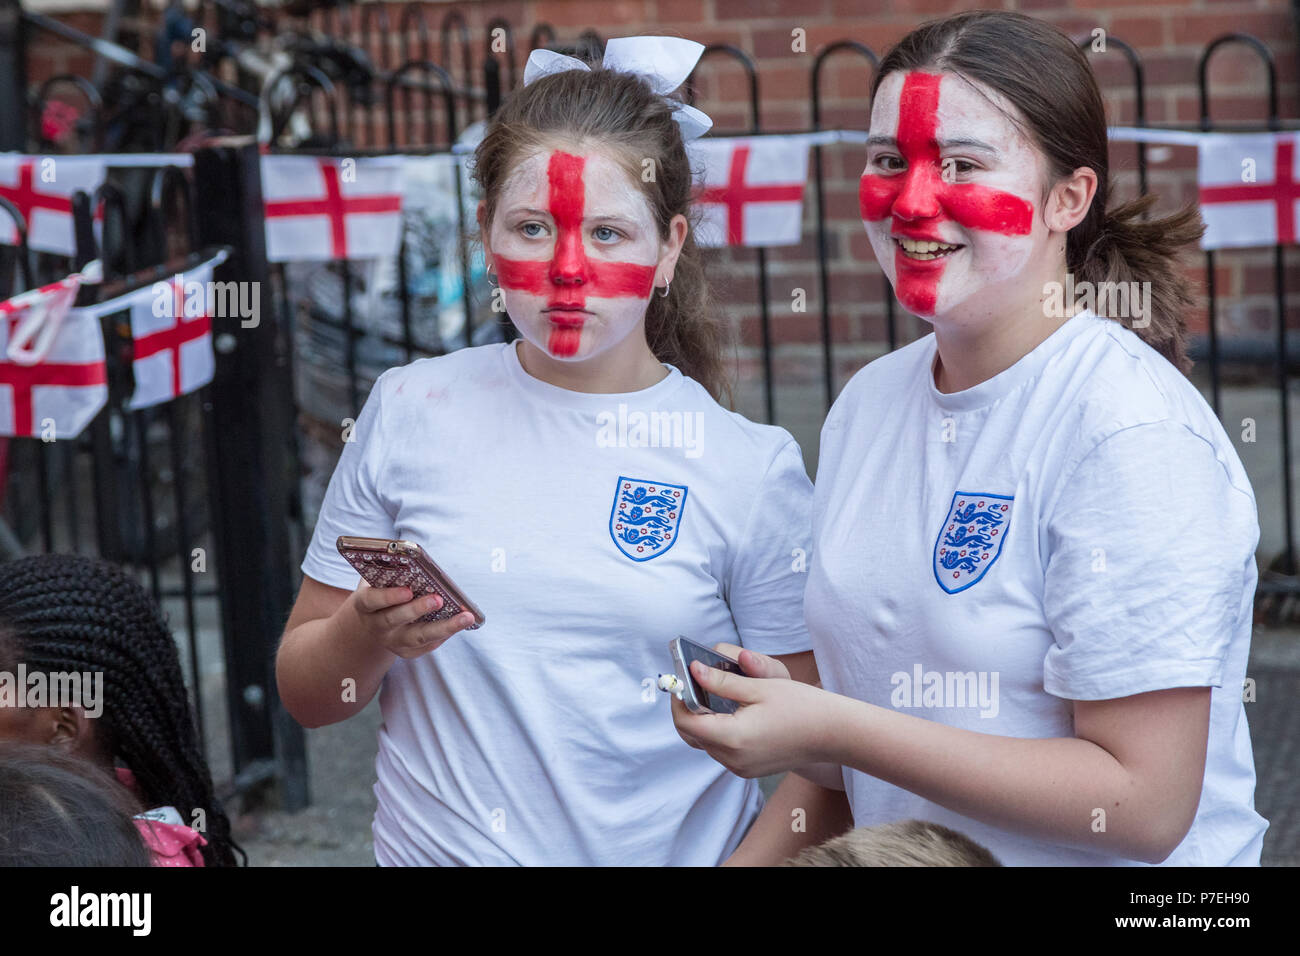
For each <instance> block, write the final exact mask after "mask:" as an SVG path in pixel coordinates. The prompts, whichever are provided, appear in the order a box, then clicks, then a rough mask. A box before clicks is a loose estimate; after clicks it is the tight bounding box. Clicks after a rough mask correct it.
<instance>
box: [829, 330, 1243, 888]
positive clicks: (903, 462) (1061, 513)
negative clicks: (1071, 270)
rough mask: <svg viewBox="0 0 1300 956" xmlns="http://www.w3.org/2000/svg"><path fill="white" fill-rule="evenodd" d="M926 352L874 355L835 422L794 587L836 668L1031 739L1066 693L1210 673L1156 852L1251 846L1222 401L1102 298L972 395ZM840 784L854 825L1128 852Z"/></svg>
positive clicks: (1068, 732) (927, 710)
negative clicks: (915, 826)
mask: <svg viewBox="0 0 1300 956" xmlns="http://www.w3.org/2000/svg"><path fill="white" fill-rule="evenodd" d="M934 359H935V340H934V335H933V334H931V335H928V336H926V337H924V338H922V339H920V340H918V341H916V342H913V343H911V344H910V345H908V346H906V347H904V348H901V349H899V350H897V351H895V352H893V353H891V354H888V355H885V356H883V357H881V358H879V359H877V360H876V361H874V362H872V363H871V364H870V365H868V366H866V367H865V368H864V369H862V370H861V371H860V372H859V373H858V374H857V375H855V376H854V377H853V379H852V381H850V382H849V383H848V385H847V386H846V387H845V389H844V392H843V394H842V395H841V396H840V398H839V400H838V401H837V402H836V403H835V406H834V407H833V408H832V410H831V412H830V415H829V416H828V417H827V420H826V423H825V425H824V427H823V429H822V439H821V460H820V465H819V468H818V473H817V488H816V493H815V497H814V505H813V560H812V562H811V564H810V567H809V575H808V589H807V593H806V597H805V601H806V616H807V621H808V628H809V632H810V634H811V635H812V639H813V648H814V650H815V652H816V657H817V663H818V667H819V670H820V672H821V677H822V682H823V685H824V686H825V687H826V688H827V689H829V690H832V691H835V692H836V693H840V694H845V695H848V696H850V697H854V698H858V699H860V700H865V701H869V702H871V703H873V704H877V705H880V706H882V707H894V708H896V709H898V710H900V711H901V712H903V713H907V714H913V715H915V716H919V717H924V718H926V719H929V720H935V721H938V722H940V723H943V724H948V725H951V726H954V727H963V728H966V729H968V730H973V731H978V732H982V733H988V734H998V735H1002V736H1008V737H1035V738H1046V737H1068V736H1073V719H1072V709H1071V708H1072V705H1071V703H1070V701H1071V700H1106V699H1110V698H1115V697H1125V696H1128V695H1131V694H1140V693H1143V692H1146V691H1154V690H1160V689H1164V688H1172V687H1194V686H1212V687H1213V690H1212V692H1211V694H1212V713H1211V719H1210V731H1209V747H1208V756H1207V763H1206V767H1205V782H1204V786H1203V788H1202V791H1201V801H1200V806H1199V808H1198V810H1197V813H1196V820H1195V822H1194V824H1193V825H1192V828H1191V831H1190V832H1189V833H1188V834H1187V837H1186V838H1185V839H1184V840H1183V842H1182V843H1181V844H1179V846H1178V847H1177V849H1176V850H1175V851H1174V852H1173V854H1172V855H1171V856H1170V857H1169V858H1168V860H1167V861H1166V863H1167V864H1169V865H1216V866H1217V865H1228V864H1258V863H1259V857H1260V848H1261V845H1262V837H1263V833H1264V830H1265V829H1266V828H1267V826H1268V824H1267V823H1266V821H1265V820H1264V819H1263V818H1262V817H1260V816H1259V815H1258V814H1257V813H1255V811H1254V788H1255V770H1254V762H1253V759H1252V756H1251V749H1250V735H1249V732H1248V730H1247V727H1246V712H1245V706H1244V705H1243V703H1242V684H1243V680H1244V678H1245V673H1246V657H1247V653H1248V651H1249V648H1250V636H1251V618H1252V602H1253V596H1254V591H1255V583H1256V568H1255V548H1256V545H1257V543H1258V540H1259V523H1258V517H1257V513H1256V509H1255V498H1254V493H1253V491H1252V490H1251V486H1250V482H1249V481H1248V480H1247V477H1246V473H1245V471H1244V470H1243V468H1242V466H1241V462H1240V460H1239V459H1238V457H1237V453H1236V452H1235V451H1234V450H1233V447H1232V444H1231V442H1230V441H1229V439H1228V437H1227V435H1226V434H1225V433H1224V431H1223V428H1222V427H1221V426H1220V424H1219V422H1218V420H1217V419H1216V418H1215V416H1214V413H1213V412H1212V411H1211V410H1210V408H1209V406H1208V405H1207V404H1206V402H1205V401H1204V399H1202V398H1201V396H1200V393H1199V392H1197V390H1196V388H1195V387H1194V386H1193V385H1192V384H1191V383H1190V382H1189V381H1188V380H1187V379H1186V378H1185V377H1184V376H1183V375H1182V374H1180V373H1179V372H1178V370H1177V369H1176V368H1174V366H1173V365H1171V364H1170V363H1169V362H1167V361H1166V360H1165V359H1164V358H1163V357H1162V356H1160V354H1159V353H1158V352H1156V351H1155V350H1154V349H1152V348H1151V347H1150V346H1148V345H1147V344H1145V343H1144V342H1143V341H1142V340H1141V339H1140V338H1139V337H1138V336H1137V335H1136V334H1135V333H1134V332H1132V331H1130V330H1129V329H1126V328H1125V327H1123V326H1122V325H1120V324H1119V323H1118V322H1116V321H1113V320H1111V319H1105V318H1099V317H1097V316H1096V315H1095V314H1093V313H1091V312H1081V313H1079V314H1077V315H1076V316H1074V317H1073V318H1071V319H1069V320H1068V321H1066V322H1065V323H1064V324H1063V325H1062V326H1061V327H1060V328H1058V329H1057V330H1056V331H1055V332H1054V333H1053V334H1052V335H1051V336H1049V337H1048V338H1047V339H1046V340H1045V341H1043V342H1042V343H1041V344H1040V345H1039V346H1038V347H1037V348H1035V349H1034V350H1033V351H1031V352H1030V353H1029V354H1028V355H1026V356H1025V357H1024V358H1022V359H1021V360H1020V361H1019V362H1017V363H1016V364H1015V365H1013V366H1011V367H1010V368H1008V369H1006V370H1005V371H1003V372H1002V373H1000V374H998V375H995V376H994V377H993V378H991V379H988V380H987V381H984V382H981V383H980V384H978V385H976V386H974V387H973V388H969V389H966V390H964V391H960V392H954V393H950V394H944V393H942V392H940V391H939V390H938V389H937V388H936V387H935V383H934V374H933V368H934ZM844 780H845V785H846V790H847V792H848V795H849V799H850V802H851V804H852V807H853V813H854V819H855V822H856V823H857V824H858V825H863V824H872V823H883V822H886V821H892V820H902V819H908V818H917V819H923V820H931V821H934V822H937V823H940V824H944V825H946V826H949V827H952V828H953V829H955V830H957V831H959V832H962V833H965V834H967V835H968V836H970V837H971V838H972V839H974V840H976V841H978V842H980V843H983V844H984V845H985V846H987V847H988V848H989V849H990V850H992V851H993V853H994V854H995V855H997V856H998V857H999V859H1001V860H1002V862H1003V863H1005V864H1008V865H1011V864H1028V865H1053V864H1067V865H1126V864H1130V863H1131V862H1132V861H1129V860H1125V859H1122V858H1120V857H1118V856H1115V855H1113V854H1109V853H1106V852H1090V851H1087V850H1079V849H1073V848H1069V847H1064V846H1059V845H1054V844H1050V843H1047V842H1045V841H1042V840H1039V839H1033V838H1028V837H1024V836H1021V835H1018V834H1016V833H1013V832H1010V831H1008V830H1004V829H1000V828H997V827H993V826H988V825H986V824H984V823H980V822H977V821H975V820H972V819H970V818H969V817H965V816H962V815H960V814H957V813H953V812H950V811H948V810H946V809H944V808H943V807H940V806H938V805H936V804H934V803H931V802H930V801H928V800H924V799H922V798H921V797H919V796H916V795H915V794H913V793H910V792H908V791H906V790H903V789H901V788H898V787H895V786H892V785H891V784H887V783H884V782H883V781H881V780H879V779H877V778H874V777H871V776H868V775H866V774H863V773H860V772H857V771H852V770H849V769H847V768H846V769H845V772H844ZM1099 819H1100V818H1099Z"/></svg>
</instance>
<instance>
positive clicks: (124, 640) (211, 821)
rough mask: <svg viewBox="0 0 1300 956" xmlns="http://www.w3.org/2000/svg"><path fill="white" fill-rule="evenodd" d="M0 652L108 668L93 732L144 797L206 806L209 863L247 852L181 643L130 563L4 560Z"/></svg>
mask: <svg viewBox="0 0 1300 956" xmlns="http://www.w3.org/2000/svg"><path fill="white" fill-rule="evenodd" d="M0 651H7V653H5V654H4V655H3V656H4V657H11V658H14V661H13V663H14V665H15V666H16V665H17V664H18V663H22V664H24V665H25V666H26V668H27V670H28V671H29V672H31V673H35V672H43V673H51V672H83V673H84V672H87V671H90V672H102V673H103V675H104V702H103V708H104V709H103V714H102V715H101V717H100V718H99V719H98V720H96V728H95V729H96V739H97V741H98V743H99V744H100V745H101V746H102V747H103V749H104V750H105V751H106V752H108V753H111V754H112V755H113V757H114V758H115V759H116V760H118V761H120V762H121V763H122V764H124V765H125V766H126V767H128V768H129V769H130V770H131V772H132V773H133V774H134V776H135V779H136V783H137V784H138V786H139V788H140V791H141V794H142V796H143V797H144V800H145V801H146V805H147V806H150V807H155V806H174V807H176V808H177V810H179V811H180V813H181V815H182V816H185V815H186V814H187V813H192V812H193V811H195V810H200V809H201V810H202V811H203V813H204V815H205V817H206V821H207V829H206V831H205V832H204V834H203V835H204V837H205V838H206V839H207V841H208V843H207V846H205V847H203V848H202V853H203V859H204V863H205V864H206V865H208V866H236V865H238V864H237V862H236V860H235V853H236V852H238V853H239V854H240V856H242V857H244V862H245V863H247V857H246V855H245V854H244V851H243V850H242V849H240V847H239V845H238V844H236V843H235V842H234V840H233V839H231V835H230V820H229V819H228V818H227V817H226V814H225V812H224V811H223V810H222V809H221V806H220V804H219V803H218V801H217V799H216V796H215V794H214V792H213V787H212V774H211V772H210V771H209V770H208V765H207V762H206V761H205V760H204V758H203V753H202V751H201V750H200V749H199V745H198V735H197V733H196V732H195V729H194V719H193V715H192V713H191V711H190V704H189V698H188V696H187V694H186V691H185V682H184V680H183V679H182V677H181V666H180V658H179V655H178V654H177V651H176V642H175V641H174V640H173V638H172V634H171V630H170V629H169V628H168V626H167V622H166V620H165V619H164V617H163V615H162V613H161V612H160V611H159V609H158V606H157V605H156V604H155V603H154V602H153V601H152V600H151V599H150V597H149V595H148V594H147V593H146V592H145V590H144V588H142V587H141V586H140V584H139V583H138V582H137V581H136V580H135V579H134V578H133V577H132V576H131V575H130V574H128V573H127V572H126V571H125V570H123V569H122V568H120V567H118V566H117V565H115V564H112V563H110V562H108V561H104V560H101V559H99V558H91V557H86V556H83V555H74V554H42V555H34V556H31V557H26V558H20V559H18V560H15V561H9V562H7V563H5V564H0Z"/></svg>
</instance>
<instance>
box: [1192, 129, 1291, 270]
mask: <svg viewBox="0 0 1300 956" xmlns="http://www.w3.org/2000/svg"><path fill="white" fill-rule="evenodd" d="M1298 139H1300V134H1298V133H1206V134H1202V136H1201V143H1200V154H1199V163H1198V169H1197V180H1198V182H1199V184H1200V202H1201V216H1202V217H1203V218H1204V219H1205V235H1204V236H1202V237H1201V248H1202V249H1227V248H1241V247H1247V246H1272V245H1276V244H1278V243H1282V244H1284V245H1286V244H1292V243H1294V242H1295V241H1296V215H1297V207H1298V204H1300V149H1297V148H1296V141H1297V140H1298Z"/></svg>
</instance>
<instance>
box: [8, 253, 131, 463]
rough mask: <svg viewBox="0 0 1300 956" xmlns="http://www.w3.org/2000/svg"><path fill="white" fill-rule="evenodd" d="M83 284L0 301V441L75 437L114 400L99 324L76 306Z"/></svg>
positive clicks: (72, 280)
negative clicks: (110, 398)
mask: <svg viewBox="0 0 1300 956" xmlns="http://www.w3.org/2000/svg"><path fill="white" fill-rule="evenodd" d="M80 280H81V276H69V277H68V278H67V279H63V280H61V281H59V282H55V283H51V284H50V285H48V286H44V287H42V288H40V289H36V290H33V291H31V292H25V293H23V294H22V295H19V296H15V297H14V298H12V299H10V300H8V301H6V302H3V303H0V435H6V436H9V437H16V438H25V437H37V438H49V439H65V438H74V437H76V436H77V435H78V434H80V433H81V430H82V429H83V428H85V427H86V425H88V424H89V423H90V421H91V420H92V419H93V418H94V417H95V415H96V414H98V413H99V410H100V409H101V408H103V407H104V403H105V402H106V401H107V400H108V374H107V370H106V368H105V364H104V335H103V331H102V330H101V327H100V323H99V318H98V316H97V315H96V314H94V313H92V312H86V311H82V310H78V309H73V308H71V305H72V301H73V300H74V299H75V298H76V295H77V288H78V286H79V285H80Z"/></svg>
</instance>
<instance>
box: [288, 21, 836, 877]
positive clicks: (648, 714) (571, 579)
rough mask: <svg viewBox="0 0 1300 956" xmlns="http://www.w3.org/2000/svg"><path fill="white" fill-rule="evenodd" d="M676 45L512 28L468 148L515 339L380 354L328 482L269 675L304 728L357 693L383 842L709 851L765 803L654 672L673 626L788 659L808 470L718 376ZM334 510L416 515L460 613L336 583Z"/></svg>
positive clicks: (350, 517) (411, 523) (420, 535)
mask: <svg viewBox="0 0 1300 956" xmlns="http://www.w3.org/2000/svg"><path fill="white" fill-rule="evenodd" d="M702 49H703V47H702V46H701V45H700V44H697V43H691V42H690V41H687V40H681V39H674V38H661V37H637V38H633V39H626V40H611V41H610V42H609V44H608V46H607V47H606V59H605V63H604V67H603V68H599V69H595V70H592V71H590V72H589V71H588V70H586V69H585V68H582V67H581V66H580V65H579V64H577V63H576V61H573V60H570V59H569V58H567V57H561V56H559V55H558V54H554V53H550V52H549V51H544V50H538V51H534V53H533V54H532V56H531V57H530V60H529V69H528V70H527V71H526V72H525V86H524V88H523V89H522V90H520V91H518V92H516V93H515V94H514V95H513V96H511V97H510V98H509V99H508V100H507V101H506V102H505V103H504V104H503V105H502V107H501V109H500V110H499V111H498V113H497V114H496V116H495V117H494V118H493V121H492V124H491V125H490V127H489V128H488V130H487V133H486V135H485V136H484V138H483V141H482V143H481V144H480V145H479V147H478V150H477V153H476V155H475V158H474V167H473V168H474V175H475V177H476V178H477V180H478V182H479V183H480V185H481V186H482V190H483V197H484V198H483V202H482V204H481V205H480V209H479V214H478V221H479V225H480V229H481V240H482V243H483V250H484V256H485V259H486V261H487V265H488V267H489V269H490V270H491V274H492V277H493V278H492V280H491V281H493V282H494V283H499V284H500V285H499V291H497V293H496V294H497V295H498V296H499V301H500V303H501V304H502V305H504V307H505V310H506V312H507V313H508V316H509V318H510V319H511V320H512V322H513V323H514V325H515V326H516V327H517V328H518V329H519V331H520V333H521V335H522V338H521V339H520V340H519V341H518V342H512V343H510V344H508V345H492V346H484V347H481V348H471V349H464V350H461V351H459V352H455V353H452V354H450V355H446V356H442V357H439V358H434V359H425V360H422V361H418V362H415V363H412V364H411V365H408V366H406V367H404V368H399V369H391V370H389V371H388V372H386V373H385V374H384V375H382V376H381V377H380V379H379V381H378V382H376V384H375V386H374V390H373V391H372V392H371V395H370V398H369V400H368V401H367V402H366V406H365V408H364V409H363V410H362V412H361V415H360V417H359V418H358V420H357V423H356V427H355V429H354V434H355V436H356V441H355V442H353V443H350V444H348V445H347V446H345V449H344V451H343V454H342V457H341V458H340V461H339V465H338V467H337V469H336V471H335V473H334V475H333V477H332V479H331V481H330V485H329V489H328V491H327V493H326V496H325V499H324V502H323V504H322V508H321V513H320V517H319V519H318V522H317V526H316V529H315V533H314V535H313V538H312V542H311V545H310V547H309V548H308V552H307V556H306V559H305V560H304V562H303V565H302V568H303V572H304V574H305V578H304V583H303V588H302V591H301V592H300V594H299V596H298V600H297V603H296V605H295V607H294V611H293V614H292V616H291V617H290V619H289V622H288V625H287V627H286V633H285V638H284V642H283V644H282V646H281V649H280V654H279V658H278V660H277V676H278V680H279V686H280V692H281V695H282V697H283V699H284V701H285V705H286V707H287V708H288V709H289V711H290V713H292V714H293V715H294V716H295V717H297V718H298V719H299V720H300V721H302V722H303V723H304V724H306V725H308V726H320V725H322V724H327V723H333V722H336V721H339V720H343V719H345V718H347V717H349V716H351V715H352V714H354V713H356V712H357V711H358V710H360V709H361V708H363V707H364V706H365V705H366V704H367V702H368V701H369V700H371V699H372V698H373V697H374V696H375V694H376V693H379V696H380V704H381V707H382V710H383V717H384V724H383V729H382V730H381V732H380V742H379V744H380V745H379V756H378V760H377V762H376V770H377V777H378V780H377V783H376V786H375V793H376V796H377V800H378V809H377V812H376V815H375V822H374V837H375V855H376V859H377V860H378V862H379V863H381V864H383V865H418V864H437V865H443V864H450V865H455V864H549V865H603V864H634V865H635V864H649V865H704V866H713V865H716V864H717V863H719V862H720V861H722V860H724V859H725V858H726V857H727V856H728V855H729V854H730V853H731V852H732V851H733V850H734V849H735V847H736V846H737V845H738V844H739V843H740V840H741V839H742V838H743V836H744V834H745V832H746V830H747V829H748V827H749V826H750V824H751V823H752V822H753V821H754V819H755V818H756V817H757V815H758V812H759V809H760V808H761V806H762V795H761V793H760V791H759V789H758V787H757V785H756V784H755V783H754V782H753V781H747V780H743V779H740V778H738V777H735V776H733V775H731V774H729V773H728V772H727V771H726V770H725V769H724V768H722V767H720V766H719V765H718V764H717V763H716V762H714V761H713V760H711V759H709V757H708V756H707V755H705V754H702V753H697V752H695V751H692V750H690V749H689V748H687V747H685V746H683V744H682V742H681V740H680V739H679V737H678V736H677V734H676V732H675V730H674V727H673V724H672V721H671V719H670V715H669V710H668V705H669V698H668V697H667V696H666V695H664V694H662V693H660V691H659V690H658V689H657V688H656V686H655V684H656V680H657V677H658V675H659V674H660V673H662V672H665V671H671V670H672V666H673V665H672V658H671V656H670V654H669V651H668V644H669V642H670V641H671V640H672V639H673V638H675V637H677V636H679V635H684V636H686V637H688V638H692V639H694V640H697V641H700V642H702V643H705V644H707V645H714V644H725V645H727V646H729V647H731V648H732V650H731V652H732V653H735V652H736V651H738V650H739V647H738V645H741V644H744V645H745V646H748V647H752V648H756V649H758V650H762V651H764V652H766V653H768V654H772V655H775V656H776V657H778V658H779V659H781V660H782V661H784V663H785V665H787V666H788V667H789V668H790V670H791V671H793V672H794V673H795V674H796V675H802V676H804V677H810V676H811V673H812V670H813V662H812V653H811V650H810V647H811V643H810V640H809V637H808V633H807V630H806V628H805V627H804V624H803V620H802V609H801V608H802V606H801V602H800V598H801V595H802V590H803V579H804V575H803V574H801V573H798V571H797V570H794V569H792V563H793V562H794V561H795V560H796V558H797V555H798V554H800V553H801V552H800V549H804V550H803V552H802V553H806V549H807V547H808V545H809V535H810V528H811V525H810V521H809V508H810V506H811V501H812V485H811V483H810V482H809V480H808V476H807V473H806V472H805V470H804V465H803V459H802V455H801V454H800V452H799V448H798V446H797V445H796V443H795V442H794V440H793V439H792V438H791V437H790V435H789V433H787V432H786V431H784V430H783V429H779V428H774V427H770V426H766V425H756V424H754V423H751V422H749V421H746V420H745V419H743V418H741V417H740V416H739V415H736V414H734V413H732V412H729V411H727V410H726V409H724V408H723V407H722V406H721V405H720V404H719V403H718V401H717V399H718V398H719V397H720V396H721V394H722V393H723V392H724V391H725V378H724V375H723V369H722V357H721V344H722V337H721V333H720V331H719V328H718V326H717V325H716V324H715V322H714V320H713V318H712V315H711V312H712V310H711V307H710V305H709V302H708V296H707V289H706V287H705V285H704V281H703V275H702V271H701V267H700V262H699V253H698V251H697V249H696V247H695V243H694V239H693V237H692V232H691V230H690V228H689V226H688V222H687V213H688V212H690V208H691V207H690V202H691V187H692V176H691V169H690V164H689V162H688V160H687V155H686V150H685V146H684V143H683V136H684V135H685V134H686V133H688V132H690V131H691V129H690V127H689V126H688V124H689V123H691V122H694V123H695V124H696V125H695V126H694V132H695V133H698V132H699V131H701V126H702V124H701V123H700V122H699V115H698V114H695V113H692V112H691V111H688V110H683V109H682V108H681V107H680V104H677V105H674V103H671V102H669V101H667V100H665V99H664V98H663V97H662V96H661V95H658V94H662V93H664V92H666V91H668V90H671V89H673V88H675V87H676V86H677V85H679V84H680V83H681V81H682V80H683V79H684V78H685V76H686V74H687V73H688V72H689V70H690V68H691V67H692V66H693V65H694V63H695V61H696V59H698V57H699V53H700V51H701V50H702ZM614 62H618V63H619V64H621V65H622V66H624V67H626V66H631V67H632V69H631V70H626V69H614V68H613V67H612V65H611V64H613V63H614ZM673 62H676V63H677V66H678V69H677V71H676V72H672V71H671V70H669V69H668V68H667V67H666V66H665V64H667V63H673ZM550 68H558V69H556V70H554V71H551V69H550ZM535 70H539V71H541V75H537V74H536V72H535ZM647 173H653V175H648V174H647ZM344 534H347V535H362V536H372V537H385V538H409V539H413V540H415V541H418V542H420V543H421V544H422V545H423V546H424V548H425V549H426V550H427V551H428V552H429V553H430V554H431V555H432V556H433V557H434V559H435V560H437V561H438V563H439V564H440V565H441V566H442V567H443V568H445V569H446V571H447V573H448V574H449V575H450V576H451V577H452V578H453V579H454V580H455V581H456V583H457V584H458V585H459V586H460V587H461V588H462V589H463V590H464V591H465V593H466V594H467V595H468V596H469V597H470V598H471V599H472V600H473V601H474V602H475V603H476V604H478V606H479V607H481V608H482V610H483V612H484V614H485V616H486V618H487V620H486V623H485V624H484V625H483V626H482V627H481V628H478V629H476V630H473V631H464V632H461V633H456V632H457V631H459V630H460V629H461V627H462V626H463V624H461V623H460V622H459V621H451V622H440V623H437V622H436V623H432V624H419V623H413V622H416V621H417V619H418V618H419V617H420V616H421V615H423V614H425V613H426V612H427V611H428V610H430V608H429V607H428V606H426V604H425V600H424V599H423V598H421V599H419V600H412V599H411V595H410V592H409V591H407V590H406V589H403V588H390V589H384V590H372V589H370V588H368V587H367V586H366V585H364V584H362V585H361V586H360V587H358V586H357V574H356V573H355V572H354V571H353V570H352V568H351V567H350V566H348V565H347V564H346V563H345V562H344V561H343V560H342V559H341V557H340V556H339V554H338V552H337V551H336V550H335V546H334V542H335V539H336V537H337V536H338V535H344ZM348 681H352V682H355V687H356V693H355V695H348V696H346V698H345V697H342V696H341V695H340V691H339V689H340V687H341V686H344V682H348ZM381 684H382V691H380V687H381ZM828 835H829V834H828Z"/></svg>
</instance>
